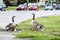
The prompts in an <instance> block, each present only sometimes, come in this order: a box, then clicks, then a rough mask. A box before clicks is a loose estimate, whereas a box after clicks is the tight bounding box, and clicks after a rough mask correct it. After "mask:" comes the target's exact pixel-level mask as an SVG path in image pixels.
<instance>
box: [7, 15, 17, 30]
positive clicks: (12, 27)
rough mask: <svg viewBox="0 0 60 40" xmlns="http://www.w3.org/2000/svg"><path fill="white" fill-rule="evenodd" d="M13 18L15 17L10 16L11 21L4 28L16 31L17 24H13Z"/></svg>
mask: <svg viewBox="0 0 60 40" xmlns="http://www.w3.org/2000/svg"><path fill="white" fill-rule="evenodd" d="M14 18H15V16H12V23H9V24H8V25H7V26H6V28H7V31H9V30H10V31H16V29H15V28H16V26H17V24H15V23H14V22H15V20H14Z"/></svg>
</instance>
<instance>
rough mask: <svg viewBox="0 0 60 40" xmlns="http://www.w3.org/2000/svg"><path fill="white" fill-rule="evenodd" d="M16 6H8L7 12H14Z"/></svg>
mask: <svg viewBox="0 0 60 40" xmlns="http://www.w3.org/2000/svg"><path fill="white" fill-rule="evenodd" d="M16 8H17V7H16V6H8V8H6V10H7V11H10V10H16Z"/></svg>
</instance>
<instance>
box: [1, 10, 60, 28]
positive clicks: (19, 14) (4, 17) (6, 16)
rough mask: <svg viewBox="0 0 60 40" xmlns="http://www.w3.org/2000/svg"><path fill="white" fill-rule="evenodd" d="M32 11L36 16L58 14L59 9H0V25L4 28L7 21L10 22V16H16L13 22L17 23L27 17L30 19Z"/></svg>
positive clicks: (59, 12)
mask: <svg viewBox="0 0 60 40" xmlns="http://www.w3.org/2000/svg"><path fill="white" fill-rule="evenodd" d="M32 13H35V14H36V17H42V16H49V15H60V11H3V12H1V11H0V27H2V28H5V26H6V25H7V24H8V23H11V22H12V21H11V18H12V16H16V18H15V23H16V24H18V23H20V22H22V21H25V20H27V19H31V18H32V15H31V14H32Z"/></svg>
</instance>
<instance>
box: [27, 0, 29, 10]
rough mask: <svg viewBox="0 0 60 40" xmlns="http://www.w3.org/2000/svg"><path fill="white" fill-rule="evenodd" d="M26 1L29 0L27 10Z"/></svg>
mask: <svg viewBox="0 0 60 40" xmlns="http://www.w3.org/2000/svg"><path fill="white" fill-rule="evenodd" d="M28 3H29V0H27V10H28Z"/></svg>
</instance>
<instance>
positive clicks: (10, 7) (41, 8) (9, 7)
mask: <svg viewBox="0 0 60 40" xmlns="http://www.w3.org/2000/svg"><path fill="white" fill-rule="evenodd" d="M16 8H17V7H16V6H8V8H6V10H7V11H11V10H16ZM39 10H44V7H42V6H40V7H39Z"/></svg>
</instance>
